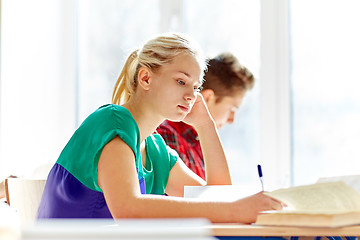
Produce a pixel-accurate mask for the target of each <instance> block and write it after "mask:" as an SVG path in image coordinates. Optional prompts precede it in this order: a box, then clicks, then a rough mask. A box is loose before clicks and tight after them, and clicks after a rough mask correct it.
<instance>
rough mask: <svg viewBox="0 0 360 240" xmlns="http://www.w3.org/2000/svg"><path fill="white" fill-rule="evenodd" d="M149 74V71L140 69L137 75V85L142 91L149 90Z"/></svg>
mask: <svg viewBox="0 0 360 240" xmlns="http://www.w3.org/2000/svg"><path fill="white" fill-rule="evenodd" d="M151 79H152V78H151V72H150V70H149V69H147V68H145V67H142V68H140V70H139V73H138V84H139V86H141V87H142V88H143V89H144V90H149V89H150V83H151Z"/></svg>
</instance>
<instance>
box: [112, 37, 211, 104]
mask: <svg viewBox="0 0 360 240" xmlns="http://www.w3.org/2000/svg"><path fill="white" fill-rule="evenodd" d="M183 53H187V54H190V55H192V56H194V57H195V58H196V59H197V61H198V63H199V65H200V67H201V70H202V73H203V72H204V71H205V70H206V61H205V59H204V57H203V56H202V55H201V53H200V51H199V49H198V48H197V45H196V43H195V42H193V41H192V40H191V39H190V37H189V36H187V35H185V34H183V33H165V34H162V35H159V36H157V37H155V38H153V39H151V40H149V41H148V42H147V43H146V44H145V45H144V46H143V47H142V49H139V50H135V51H133V52H132V53H131V54H130V55H129V57H128V58H127V60H126V62H125V64H124V67H123V69H122V71H121V73H120V76H119V78H118V80H117V81H116V83H115V87H114V91H113V96H112V103H114V104H118V105H120V104H124V103H126V102H127V101H129V99H130V97H131V96H132V95H133V94H134V92H135V90H136V86H137V75H138V71H139V69H140V67H146V68H148V69H149V70H150V71H152V72H156V71H158V70H159V68H160V67H162V66H163V65H165V64H170V63H171V62H172V61H173V60H174V59H175V58H176V57H177V56H178V55H180V54H183ZM201 77H202V76H201Z"/></svg>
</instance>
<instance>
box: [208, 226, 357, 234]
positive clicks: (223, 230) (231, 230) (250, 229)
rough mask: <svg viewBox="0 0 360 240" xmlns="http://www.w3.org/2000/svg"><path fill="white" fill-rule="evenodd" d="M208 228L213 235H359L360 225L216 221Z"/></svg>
mask: <svg viewBox="0 0 360 240" xmlns="http://www.w3.org/2000/svg"><path fill="white" fill-rule="evenodd" d="M209 228H210V229H211V231H212V233H213V235H214V236H360V225H359V226H349V227H341V228H314V227H275V226H274V227H272V226H255V225H244V224H232V223H224V224H218V223H216V224H212V225H211V226H209Z"/></svg>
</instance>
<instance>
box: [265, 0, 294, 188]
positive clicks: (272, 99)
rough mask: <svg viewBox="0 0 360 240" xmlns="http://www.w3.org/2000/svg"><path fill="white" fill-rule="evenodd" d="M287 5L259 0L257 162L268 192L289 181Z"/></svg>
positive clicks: (281, 0)
mask: <svg viewBox="0 0 360 240" xmlns="http://www.w3.org/2000/svg"><path fill="white" fill-rule="evenodd" d="M289 32H290V31H289V1H288V0H261V67H260V81H261V83H260V105H261V110H260V111H261V114H260V116H261V131H260V132H261V155H260V156H261V162H262V164H263V165H264V167H263V171H264V178H266V180H265V182H266V184H267V185H268V187H269V188H278V187H287V186H290V185H292V184H293V181H292V175H293V174H292V164H291V162H292V150H291V149H292V144H291V95H290V70H291V65H290V37H289V36H290V34H289Z"/></svg>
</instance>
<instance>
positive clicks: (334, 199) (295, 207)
mask: <svg viewBox="0 0 360 240" xmlns="http://www.w3.org/2000/svg"><path fill="white" fill-rule="evenodd" d="M348 180H349V177H346V181H345V182H347V183H345V182H344V181H341V177H338V178H336V179H335V178H328V179H321V180H320V181H318V182H317V183H315V184H311V185H304V186H297V187H291V188H284V189H279V190H275V191H272V192H266V193H265V194H267V195H269V196H271V197H273V198H275V199H278V200H280V201H282V202H284V203H286V204H287V205H288V207H286V208H285V209H284V210H282V211H264V212H262V213H261V214H260V215H259V216H258V218H257V221H256V224H258V225H278V226H280V225H281V226H311V227H341V226H347V225H358V224H360V194H359V193H358V192H357V190H355V189H354V188H353V187H351V186H350V185H349V184H348V183H353V184H356V185H354V186H357V188H358V187H359V183H360V176H353V177H352V180H351V181H348Z"/></svg>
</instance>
